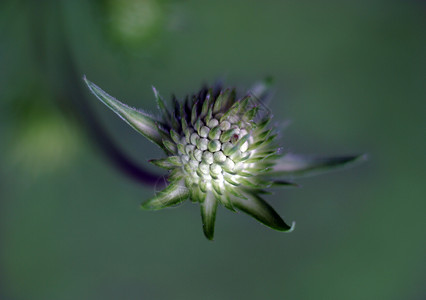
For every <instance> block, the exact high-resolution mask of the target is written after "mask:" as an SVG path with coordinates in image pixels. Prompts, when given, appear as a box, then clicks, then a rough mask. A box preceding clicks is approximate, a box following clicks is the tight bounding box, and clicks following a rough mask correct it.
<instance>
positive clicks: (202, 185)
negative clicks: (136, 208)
mask: <svg viewBox="0 0 426 300" xmlns="http://www.w3.org/2000/svg"><path fill="white" fill-rule="evenodd" d="M84 80H85V81H86V83H87V85H88V86H89V88H90V90H91V91H92V92H93V94H95V96H96V97H97V98H98V99H99V100H101V101H102V102H103V103H104V104H105V105H107V106H108V107H109V108H111V109H112V110H113V111H114V112H115V113H116V114H118V115H119V116H120V117H121V118H122V119H123V120H124V121H125V122H127V123H128V124H129V125H130V126H132V127H133V128H134V129H135V130H137V131H138V132H140V133H141V134H142V135H144V136H145V137H146V138H148V139H149V140H150V141H152V142H154V143H155V144H157V145H158V146H159V147H161V148H162V149H163V150H164V152H165V154H166V157H165V158H160V159H153V160H151V161H150V162H151V163H153V164H154V165H156V166H158V167H160V168H164V169H167V170H168V182H169V184H168V186H167V187H166V188H165V189H164V190H162V191H160V192H158V193H157V194H156V195H155V196H154V197H153V198H151V199H149V200H148V201H146V202H145V203H143V204H142V207H143V208H145V209H150V210H157V209H162V208H165V207H170V206H174V205H176V204H178V203H181V202H183V201H185V200H188V199H189V200H191V201H192V202H198V203H200V207H201V216H202V221H203V230H204V234H205V236H206V237H207V238H208V239H213V235H214V223H215V217H216V210H217V207H218V204H222V205H224V206H225V207H226V208H228V209H230V210H232V211H235V210H240V211H243V212H245V213H247V214H249V215H251V216H252V217H254V218H256V219H257V220H258V221H260V222H262V223H263V224H265V225H267V226H269V227H271V228H273V229H276V230H280V231H291V230H292V229H293V227H294V223H293V225H292V226H289V225H288V224H286V223H285V222H284V221H283V220H282V218H281V217H280V216H279V215H278V214H277V213H276V212H275V211H274V209H273V208H272V207H271V206H270V205H269V204H267V203H266V202H265V201H264V200H263V199H262V197H261V195H262V194H265V193H266V191H265V189H267V188H269V187H271V186H275V185H279V186H294V185H295V184H294V183H292V182H289V181H284V180H277V179H276V178H278V177H281V176H285V175H287V176H292V177H294V176H295V175H301V174H306V173H308V172H312V171H314V172H315V171H321V170H328V169H330V168H332V167H337V166H341V165H344V164H347V163H351V162H354V161H356V160H358V159H360V158H361V157H362V156H347V157H337V158H315V157H304V156H296V155H290V154H287V155H283V154H281V153H280V152H279V148H278V145H277V143H276V136H277V132H276V130H275V129H274V128H272V127H271V126H270V125H269V123H270V120H271V115H270V114H269V113H268V111H267V109H265V108H264V106H263V105H262V104H261V102H260V100H259V97H261V96H262V93H263V91H264V87H265V86H264V85H258V86H256V88H255V89H253V90H252V91H251V92H248V93H247V94H246V95H243V96H242V97H237V95H236V91H235V89H221V88H211V89H207V88H204V89H202V90H201V91H200V92H199V93H197V94H194V95H192V96H190V97H187V98H186V99H185V101H183V102H179V101H177V100H176V99H173V108H172V109H169V108H167V106H166V104H165V103H164V101H163V99H162V98H161V96H160V95H159V93H158V92H157V91H156V89H155V88H153V90H154V94H155V97H156V99H157V104H158V108H159V110H160V113H161V118H155V117H153V116H151V115H149V114H146V113H144V112H142V111H140V110H136V109H133V108H130V107H128V106H127V105H125V104H123V103H121V102H119V101H118V100H116V99H114V98H113V97H111V96H110V95H108V94H107V93H105V92H104V91H103V90H102V89H100V88H99V87H98V86H96V85H95V84H93V83H92V82H90V81H88V80H87V79H86V78H84Z"/></svg>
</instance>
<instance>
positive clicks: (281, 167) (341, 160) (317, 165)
mask: <svg viewBox="0 0 426 300" xmlns="http://www.w3.org/2000/svg"><path fill="white" fill-rule="evenodd" d="M366 159H367V156H366V155H365V154H362V155H348V156H335V157H316V156H305V155H296V154H287V155H285V156H284V157H282V158H280V159H279V160H278V161H277V163H276V165H275V166H274V168H273V170H272V171H271V172H270V174H271V175H274V176H277V175H284V176H285V175H288V176H309V175H316V174H319V173H325V172H328V171H333V170H336V169H339V168H340V169H341V168H343V167H348V166H351V165H353V164H355V163H359V162H362V161H365V160H366Z"/></svg>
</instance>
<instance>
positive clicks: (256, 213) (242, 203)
mask: <svg viewBox="0 0 426 300" xmlns="http://www.w3.org/2000/svg"><path fill="white" fill-rule="evenodd" d="M246 196H247V199H239V198H234V199H232V204H233V205H234V207H235V208H236V209H239V210H241V211H243V212H245V213H247V214H248V215H250V216H252V217H253V218H255V219H256V220H258V221H259V222H261V223H263V224H265V225H266V226H269V227H271V228H273V229H276V230H279V231H291V230H293V227H294V223H293V225H292V226H289V225H287V224H286V223H285V222H284V221H283V219H281V217H280V216H279V215H278V214H277V212H276V211H275V210H274V209H273V208H272V207H271V206H270V205H269V204H268V203H266V202H265V201H264V200H263V199H262V198H261V197H260V196H259V195H256V194H251V193H246Z"/></svg>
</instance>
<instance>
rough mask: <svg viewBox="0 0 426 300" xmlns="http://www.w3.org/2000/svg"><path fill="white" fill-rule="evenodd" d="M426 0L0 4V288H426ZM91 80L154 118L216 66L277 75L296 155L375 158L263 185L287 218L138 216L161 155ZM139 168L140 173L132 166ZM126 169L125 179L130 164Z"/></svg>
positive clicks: (160, 292)
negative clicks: (143, 178) (280, 221)
mask: <svg viewBox="0 0 426 300" xmlns="http://www.w3.org/2000/svg"><path fill="white" fill-rule="evenodd" d="M425 17H426V5H425V3H424V2H422V1H414V0H412V1H396V0H395V1H385V0H382V1H381V0H375V1H356V2H355V1H321V2H318V1H263V2H261V1H254V0H249V1H247V0H245V1H219V0H216V1H195V0H186V1H171V0H162V1H160V0H139V1H138V0H126V1H119V0H96V1H83V0H75V1H53V0H52V1H48V0H45V1H2V2H1V3H0V138H1V140H0V141H1V142H0V154H1V156H0V164H1V168H0V299H7V300H9V299H10V300H21V299H22V300H24V299H33V300H37V299H43V300H45V299H55V300H56V299H235V298H237V297H238V298H244V299H395V300H396V299H418V300H420V299H425V297H426V288H425V285H424V283H425V281H426V257H425V253H426V241H425V225H426V221H425V211H426V203H425V199H426V197H425V196H426V191H425V185H424V183H423V180H424V179H425V175H426V174H425V173H426V172H425V167H426V165H425V163H426V159H425V150H426V143H425V128H426V126H425V125H426V118H425V112H426V104H425V99H426V84H425V82H426V38H425V37H426V18H425ZM83 74H86V75H87V77H88V78H89V79H90V80H92V81H93V82H95V83H96V84H98V85H99V86H101V87H102V88H104V89H105V90H106V91H107V92H109V93H110V94H111V95H114V96H115V97H117V98H118V99H120V100H122V101H123V102H126V103H128V104H129V105H132V106H135V107H140V108H143V109H145V110H147V111H151V112H154V113H156V104H155V98H154V95H153V93H152V90H151V86H152V85H154V86H155V87H156V88H157V89H158V90H159V91H160V92H161V94H162V95H163V96H164V97H165V98H169V97H170V96H171V94H172V93H175V94H176V95H177V96H178V97H180V98H182V97H184V96H185V95H186V94H187V93H192V92H195V91H197V90H198V89H199V88H200V86H201V85H202V84H203V83H213V82H215V81H216V80H217V79H218V78H219V79H223V81H224V82H225V84H228V85H231V86H236V87H238V88H239V90H240V91H244V89H247V88H249V87H250V86H251V85H252V83H254V82H255V81H257V80H259V79H263V78H265V77H266V76H272V77H273V78H274V80H275V86H274V89H275V90H274V97H273V98H272V100H271V102H270V109H271V110H272V112H273V114H274V119H275V120H276V121H277V122H279V121H288V120H290V121H291V126H289V127H287V128H286V129H285V130H284V131H283V134H282V137H281V142H282V145H283V147H284V150H285V151H291V152H297V153H310V154H312V153H317V154H322V155H338V154H341V155H345V154H357V153H364V152H367V153H368V154H369V157H370V158H369V161H368V162H367V163H364V164H362V165H360V166H357V167H356V168H353V169H350V170H344V171H340V172H335V173H330V174H326V175H322V176H318V177H312V178H311V177H310V178H304V179H299V180H298V183H300V184H301V185H302V188H300V189H288V190H276V192H275V194H274V195H272V196H268V197H267V200H268V201H269V203H270V204H271V205H272V206H273V207H274V208H276V210H277V211H278V212H279V213H280V214H281V215H282V217H283V218H284V220H286V221H287V222H288V223H291V221H293V220H295V221H296V222H297V225H296V229H295V231H294V232H293V233H290V234H285V233H280V232H276V231H273V230H270V229H269V228H267V227H265V226H263V225H261V224H259V223H257V222H256V221H255V220H253V219H251V218H249V217H247V216H246V215H243V214H241V213H238V214H235V213H232V212H230V211H228V210H226V209H224V208H223V207H222V208H220V209H219V210H218V215H217V220H216V233H215V241H214V242H209V241H207V240H206V239H205V238H204V236H203V234H202V229H201V222H200V215H199V207H198V206H197V205H193V204H191V203H189V202H187V203H185V204H183V205H182V206H181V207H180V208H179V209H166V210H162V211H158V212H149V211H142V210H141V209H140V208H139V205H140V203H141V202H142V201H143V200H145V199H147V198H149V197H151V196H152V195H153V194H154V191H155V190H156V189H158V188H159V186H160V185H161V184H162V179H159V180H158V181H157V180H156V179H155V178H153V179H152V180H151V181H152V184H151V186H149V185H142V184H140V182H138V181H137V180H133V179H134V178H135V177H134V176H133V177H132V174H133V175H134V173H132V172H138V170H133V171H132V170H130V169H129V168H131V166H132V165H133V166H134V165H137V166H143V167H145V168H146V169H148V170H153V171H154V172H158V174H159V175H162V174H161V171H159V170H157V169H155V167H152V166H150V165H149V164H148V163H147V161H148V159H151V158H161V157H162V154H161V153H160V151H159V150H158V149H157V148H156V147H155V146H154V145H152V144H151V143H149V142H148V141H147V140H146V139H145V138H144V137H142V136H141V135H139V134H138V133H136V132H135V131H133V130H132V129H131V128H130V127H128V126H127V125H126V124H125V123H124V122H122V121H121V120H120V119H119V118H118V117H117V116H116V115H114V114H113V113H112V112H111V111H109V110H108V109H107V108H106V107H105V106H103V105H102V104H101V103H100V102H99V101H98V100H97V99H96V98H95V97H94V96H93V95H91V94H90V93H89V90H88V89H87V88H86V87H85V85H84V82H83V81H82V77H83ZM129 166H130V167H129ZM129 175H130V176H129Z"/></svg>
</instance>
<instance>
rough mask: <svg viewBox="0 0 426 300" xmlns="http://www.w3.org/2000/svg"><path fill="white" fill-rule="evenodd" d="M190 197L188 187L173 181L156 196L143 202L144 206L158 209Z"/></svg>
mask: <svg viewBox="0 0 426 300" xmlns="http://www.w3.org/2000/svg"><path fill="white" fill-rule="evenodd" d="M188 197H189V191H188V189H187V188H186V187H185V186H184V185H183V183H182V182H180V183H171V184H169V185H168V186H167V187H166V188H165V189H164V190H162V191H161V192H159V193H158V194H157V195H156V196H155V197H153V198H151V199H150V200H148V201H146V202H145V203H143V204H142V208H144V209H149V210H158V209H161V208H165V207H168V206H172V205H175V204H178V203H180V202H183V201H185V200H186V199H188Z"/></svg>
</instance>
